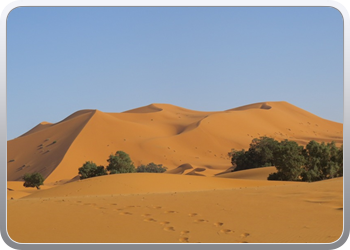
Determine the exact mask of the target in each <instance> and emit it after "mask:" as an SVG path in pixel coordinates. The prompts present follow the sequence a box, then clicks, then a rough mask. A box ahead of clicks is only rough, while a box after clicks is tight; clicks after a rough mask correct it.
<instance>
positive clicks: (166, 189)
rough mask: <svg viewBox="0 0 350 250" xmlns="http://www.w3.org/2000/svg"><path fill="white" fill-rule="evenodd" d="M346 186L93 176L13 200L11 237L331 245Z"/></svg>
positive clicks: (330, 182) (335, 181) (144, 175)
mask: <svg viewBox="0 0 350 250" xmlns="http://www.w3.org/2000/svg"><path fill="white" fill-rule="evenodd" d="M255 170H256V169H253V170H252V171H255ZM242 172H243V171H242ZM342 181H343V178H337V179H332V180H327V181H321V182H316V183H300V182H278V181H267V180H263V181H262V180H238V179H232V178H217V177H200V176H189V175H169V174H150V173H140V174H120V175H111V176H102V177H95V178H91V179H86V180H82V181H77V182H72V183H69V184H64V185H60V186H57V187H53V188H50V189H48V190H42V191H39V192H35V193H33V194H31V195H29V196H26V197H24V198H22V199H14V200H9V201H8V233H9V235H10V237H11V238H12V239H13V240H15V241H18V242H51V243H53V242H76V243H78V242H95V243H98V242H103V243H106V242H117V243H118V242H119V243H122V242H125V243H130V242H143V243H148V242H149V243H157V242H159V243H161V242H168V243H188V242H189V243H196V242H202V243H205V242H208V243H239V242H248V243H254V242H261V243H269V242H277V243H278V242H284V243H294V242H298V243H301V242H308V243H311V242H317V243H322V242H328V243H329V242H333V241H335V240H337V239H338V238H339V237H340V235H341V233H342V218H343V217H342V209H343V205H342V193H343V190H342V183H343V182H342ZM320 218H321V219H320ZM33 225H35V230H33ZM266 232H268V233H266Z"/></svg>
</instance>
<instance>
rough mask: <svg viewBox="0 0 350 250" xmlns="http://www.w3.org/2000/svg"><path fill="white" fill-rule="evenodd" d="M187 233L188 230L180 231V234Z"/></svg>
mask: <svg viewBox="0 0 350 250" xmlns="http://www.w3.org/2000/svg"><path fill="white" fill-rule="evenodd" d="M188 233H190V231H188V230H183V231H181V232H180V234H181V235H184V234H188Z"/></svg>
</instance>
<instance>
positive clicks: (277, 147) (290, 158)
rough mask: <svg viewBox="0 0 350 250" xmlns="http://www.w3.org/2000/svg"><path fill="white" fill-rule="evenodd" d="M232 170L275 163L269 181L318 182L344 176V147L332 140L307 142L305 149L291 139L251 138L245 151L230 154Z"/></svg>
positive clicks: (232, 151)
mask: <svg viewBox="0 0 350 250" xmlns="http://www.w3.org/2000/svg"><path fill="white" fill-rule="evenodd" d="M229 155H230V156H231V163H232V165H233V166H234V167H235V168H234V170H233V171H238V170H243V169H249V168H257V167H265V166H275V167H276V169H277V172H276V173H272V174H270V175H269V177H268V180H287V181H309V182H311V181H318V180H324V179H330V178H334V177H340V176H343V146H341V147H340V148H338V147H336V145H335V143H334V142H331V143H327V144H326V143H324V142H323V143H318V142H316V141H310V142H309V143H308V144H307V145H306V146H305V148H304V147H303V146H300V145H298V144H297V143H296V142H294V141H289V140H284V141H281V142H278V141H275V140H274V139H272V138H268V137H260V138H259V139H254V140H252V143H251V144H250V147H249V149H248V150H247V151H245V150H244V149H243V150H241V151H237V150H235V149H232V150H231V152H230V153H229Z"/></svg>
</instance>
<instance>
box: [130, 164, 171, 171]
mask: <svg viewBox="0 0 350 250" xmlns="http://www.w3.org/2000/svg"><path fill="white" fill-rule="evenodd" d="M166 170H167V167H163V165H162V164H158V165H157V164H155V163H153V162H151V163H148V164H147V165H141V166H138V167H137V168H136V172H148V173H163V172H165V171H166Z"/></svg>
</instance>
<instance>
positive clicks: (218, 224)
mask: <svg viewBox="0 0 350 250" xmlns="http://www.w3.org/2000/svg"><path fill="white" fill-rule="evenodd" d="M222 225H224V223H222V222H215V223H214V226H216V227H221V226H222Z"/></svg>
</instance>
